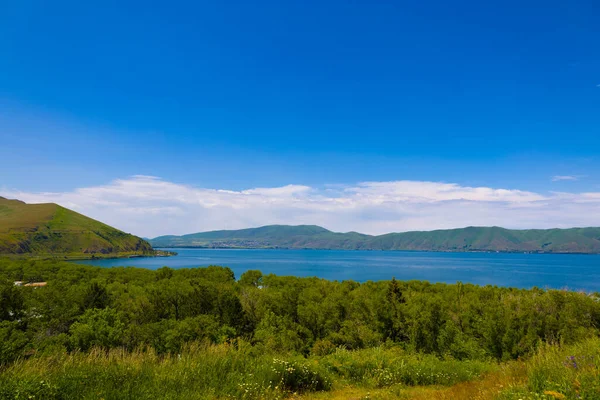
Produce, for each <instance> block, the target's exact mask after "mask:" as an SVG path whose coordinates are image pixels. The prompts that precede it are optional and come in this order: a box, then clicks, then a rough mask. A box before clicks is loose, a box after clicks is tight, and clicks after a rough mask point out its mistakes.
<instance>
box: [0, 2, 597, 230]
mask: <svg viewBox="0 0 600 400" xmlns="http://www.w3.org/2000/svg"><path fill="white" fill-rule="evenodd" d="M599 18H600V5H598V3H597V2H596V1H593V0H589V1H569V2H564V1H561V2H558V1H543V2H542V1H539V2H538V1H525V2H523V1H519V2H517V1H502V2H479V1H477V2H476V1H468V2H467V1H462V2H461V1H458V2H445V1H424V2H401V1H326V2H324V1H290V2H280V1H257V2H247V1H243V2H227V3H223V2H203V1H198V2H168V3H163V4H159V5H154V4H152V5H149V3H147V2H137V1H119V2H103V3H102V7H100V6H95V5H93V4H92V3H90V2H43V1H27V0H23V1H15V2H4V3H3V4H2V5H0V139H1V141H0V160H2V162H1V163H0V189H2V191H3V192H4V193H15V192H18V193H21V192H23V193H30V194H32V196H33V195H34V194H36V193H37V194H39V193H41V192H52V193H67V192H73V191H76V190H78V189H80V188H90V187H100V186H103V185H110V184H111V182H114V181H115V180H118V179H130V177H132V176H135V175H149V176H157V177H160V178H161V180H162V181H165V182H173V183H176V184H180V185H188V186H193V187H200V188H211V189H227V190H234V191H243V190H248V189H252V188H275V187H284V186H286V185H290V184H292V185H303V186H308V187H311V188H318V189H319V190H323V188H325V187H328V186H329V185H340V184H341V185H354V184H357V183H360V182H393V181H419V182H424V181H425V182H440V183H455V184H457V185H460V186H462V187H489V188H494V189H506V190H521V191H530V192H535V193H542V194H545V195H547V194H548V193H551V192H557V191H558V192H568V193H584V192H600V177H599V172H600V157H599V154H600V153H599V151H598V149H600V86H598V85H600V47H599V46H598V43H600V24H599V23H598V20H599ZM555 176H562V177H571V178H570V179H554V180H553V177H555ZM132 179H133V178H132ZM509 222H510V221H509ZM565 223H567V222H565ZM190 228H191V227H190ZM399 228H402V227H401V226H400V227H399Z"/></svg>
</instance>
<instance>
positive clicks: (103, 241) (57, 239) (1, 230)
mask: <svg viewBox="0 0 600 400" xmlns="http://www.w3.org/2000/svg"><path fill="white" fill-rule="evenodd" d="M149 253H152V247H151V246H150V244H149V243H148V242H146V241H144V240H142V239H140V238H138V237H136V236H133V235H130V234H127V233H125V232H122V231H120V230H118V229H115V228H112V227H110V226H108V225H106V224H103V223H101V222H98V221H96V220H93V219H91V218H88V217H86V216H84V215H81V214H79V213H76V212H75V211H71V210H69V209H66V208H64V207H61V206H59V205H57V204H25V203H23V202H22V201H18V200H7V199H5V198H3V197H0V254H17V255H37V256H67V257H91V256H115V255H127V254H130V255H134V254H139V255H142V254H149Z"/></svg>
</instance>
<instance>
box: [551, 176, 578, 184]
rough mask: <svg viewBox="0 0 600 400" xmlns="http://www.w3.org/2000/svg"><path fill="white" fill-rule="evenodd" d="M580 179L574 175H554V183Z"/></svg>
mask: <svg viewBox="0 0 600 400" xmlns="http://www.w3.org/2000/svg"><path fill="white" fill-rule="evenodd" d="M578 180H579V177H578V176H574V175H554V176H553V177H552V182H558V181H578Z"/></svg>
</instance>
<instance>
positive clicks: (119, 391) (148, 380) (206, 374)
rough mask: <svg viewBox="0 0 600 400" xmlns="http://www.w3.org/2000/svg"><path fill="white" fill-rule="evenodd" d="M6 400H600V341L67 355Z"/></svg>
mask: <svg viewBox="0 0 600 400" xmlns="http://www.w3.org/2000/svg"><path fill="white" fill-rule="evenodd" d="M0 398H2V399H21V398H25V399H29V398H38V399H39V398H42V399H101V398H104V399H123V398H130V399H134V398H135V399H154V398H162V399H227V398H236V399H284V398H290V399H297V400H320V399H356V400H358V399H381V400H385V399H407V400H408V399H411V400H430V399H431V400H450V399H473V400H494V399H495V400H518V399H520V400H533V399H546V400H551V399H563V400H570V399H578V400H589V399H600V339H597V338H594V339H589V340H586V341H584V342H581V343H579V344H576V345H572V346H565V347H561V346H557V345H543V346H541V347H540V348H539V350H538V352H537V353H536V354H535V355H534V356H533V357H531V358H530V359H529V360H525V361H523V360H519V361H511V362H507V363H502V364H497V363H495V362H484V361H478V362H474V361H457V360H451V359H448V360H444V359H438V358H436V357H433V356H423V355H418V354H407V353H405V352H404V351H402V350H400V349H397V348H384V347H377V348H372V349H365V350H355V351H349V350H344V349H338V350H336V351H335V352H334V353H333V354H330V355H327V356H323V357H309V358H302V357H300V356H294V355H285V356H282V355H275V356H274V355H270V354H264V353H259V352H258V351H257V349H256V348H255V347H252V346H251V345H249V344H248V343H246V342H244V341H242V340H239V341H234V342H233V343H225V344H220V345H205V344H202V343H192V344H190V345H188V346H187V347H186V348H185V349H184V350H183V351H182V352H181V354H178V355H170V356H158V355H156V354H155V353H154V352H152V351H151V350H144V351H142V350H138V351H134V352H126V351H124V350H111V351H102V350H99V349H94V350H92V351H91V352H90V353H85V354H84V353H77V352H76V353H71V354H67V353H57V354H53V355H47V356H37V357H33V358H30V359H27V360H20V361H17V362H16V363H14V364H13V365H11V366H9V367H6V368H5V369H4V370H2V371H0Z"/></svg>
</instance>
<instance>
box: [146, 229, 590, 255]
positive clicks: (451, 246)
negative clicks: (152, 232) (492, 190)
mask: <svg viewBox="0 0 600 400" xmlns="http://www.w3.org/2000/svg"><path fill="white" fill-rule="evenodd" d="M150 243H151V244H152V246H154V247H201V248H251V249H268V248H286V249H332V250H333V249H344V250H419V251H452V252H466V251H499V252H536V253H600V228H571V229H528V230H512V229H504V228H500V227H495V226H494V227H467V228H460V229H447V230H435V231H419V232H405V233H388V234H385V235H379V236H372V235H365V234H361V233H357V232H348V233H338V232H332V231H329V230H327V229H325V228H322V227H320V226H315V225H299V226H288V225H269V226H263V227H260V228H250V229H240V230H222V231H211V232H201V233H194V234H190V235H183V236H160V237H157V238H154V239H151V240H150Z"/></svg>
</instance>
